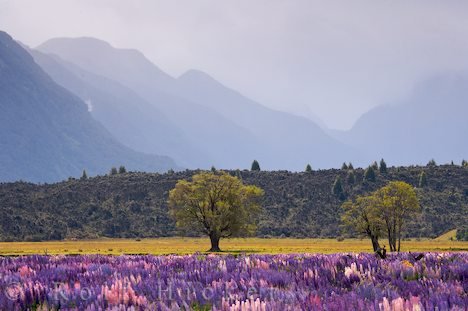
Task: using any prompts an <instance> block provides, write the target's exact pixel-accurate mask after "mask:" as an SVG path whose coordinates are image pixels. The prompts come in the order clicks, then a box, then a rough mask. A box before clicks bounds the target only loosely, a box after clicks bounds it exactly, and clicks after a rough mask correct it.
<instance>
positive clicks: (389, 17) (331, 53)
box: [0, 0, 468, 129]
mask: <svg viewBox="0 0 468 311" xmlns="http://www.w3.org/2000/svg"><path fill="white" fill-rule="evenodd" d="M467 12H468V2H467V1H444V0H433V1H426V0H414V1H405V0H396V1H373V0H357V1H347V0H337V1H320V0H293V1H270V0H256V1H250V0H238V1H228V2H226V1H216V0H200V1H188V2H187V1H183V0H170V1H169V0H156V1H153V0H139V1H127V0H112V1H109V0H104V1H93V0H80V1H76V0H42V1H31V0H4V1H0V29H3V30H6V31H7V32H9V33H10V34H11V35H13V37H15V38H16V39H18V40H21V41H22V42H24V43H26V44H28V45H30V46H37V45H38V44H40V43H42V42H44V41H46V40H48V39H50V38H56V37H82V36H87V37H95V38H100V39H103V40H105V41H107V42H109V43H111V45H112V46H115V47H119V48H134V49H137V50H139V51H141V52H142V53H144V54H145V56H146V57H147V58H148V59H149V60H151V62H152V63H154V64H157V65H158V66H159V67H160V68H161V69H163V70H164V71H165V72H167V73H169V74H170V75H171V76H173V77H178V76H180V75H182V74H183V73H184V72H186V71H187V70H190V69H194V68H195V69H200V70H202V71H204V72H207V73H209V74H210V75H212V76H213V77H215V78H216V80H218V81H220V82H221V83H222V84H223V85H226V86H229V87H230V88H232V89H235V90H238V91H240V92H241V93H242V94H244V95H245V96H246V97H248V98H251V99H254V100H255V101H257V102H260V103H261V104H263V105H266V106H268V107H270V108H278V109H281V110H285V111H288V112H293V113H295V114H299V115H302V116H306V117H309V115H317V116H318V117H320V119H322V120H323V121H324V122H325V124H327V125H328V126H329V127H330V128H333V129H349V128H351V127H352V125H353V124H354V123H355V121H356V120H357V119H358V118H359V117H360V116H361V115H362V114H363V113H365V112H367V111H369V110H370V109H371V108H373V107H376V106H379V105H382V104H386V103H392V102H396V101H400V100H402V99H403V98H405V97H407V96H408V95H409V94H410V93H411V91H412V89H413V88H414V87H415V85H417V84H418V83H420V82H421V81H424V80H426V79H430V77H431V76H433V75H435V74H438V73H441V72H446V71H453V70H462V71H463V70H467V69H468V59H467V57H466V55H468V40H467V38H468V16H467V14H468V13H467Z"/></svg>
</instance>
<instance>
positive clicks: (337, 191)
mask: <svg viewBox="0 0 468 311" xmlns="http://www.w3.org/2000/svg"><path fill="white" fill-rule="evenodd" d="M332 193H333V194H334V195H335V196H337V197H338V198H339V199H340V200H343V199H344V193H343V184H342V182H341V177H340V176H339V175H338V176H337V177H336V179H335V182H334V183H333V187H332Z"/></svg>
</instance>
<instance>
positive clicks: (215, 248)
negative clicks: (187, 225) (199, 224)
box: [209, 233, 221, 252]
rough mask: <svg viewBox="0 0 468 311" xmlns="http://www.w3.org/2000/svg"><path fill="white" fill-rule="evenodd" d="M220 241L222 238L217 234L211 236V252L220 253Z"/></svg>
mask: <svg viewBox="0 0 468 311" xmlns="http://www.w3.org/2000/svg"><path fill="white" fill-rule="evenodd" d="M219 239H220V237H219V236H218V235H217V234H216V233H211V234H210V241H211V248H210V250H209V252H220V251H221V249H220V248H219Z"/></svg>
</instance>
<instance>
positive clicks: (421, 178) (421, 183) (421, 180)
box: [419, 171, 427, 188]
mask: <svg viewBox="0 0 468 311" xmlns="http://www.w3.org/2000/svg"><path fill="white" fill-rule="evenodd" d="M426 186H427V177H426V173H425V172H424V171H422V172H421V174H420V175H419V188H424V187H426Z"/></svg>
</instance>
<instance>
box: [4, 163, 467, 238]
mask: <svg viewBox="0 0 468 311" xmlns="http://www.w3.org/2000/svg"><path fill="white" fill-rule="evenodd" d="M423 171H424V172H425V173H426V176H427V185H426V186H424V187H421V188H420V187H418V186H419V177H420V174H421V172H423ZM194 173H196V171H184V172H179V173H172V174H146V173H125V174H117V175H111V176H101V177H95V178H90V179H86V180H69V181H64V182H60V183H56V184H49V185H47V184H46V185H37V184H30V183H21V182H16V183H5V184H0V219H1V223H0V238H1V239H2V240H23V239H26V240H40V239H62V238H97V237H104V236H105V237H158V236H172V235H175V234H176V233H177V232H176V229H175V226H174V221H173V219H171V218H170V217H169V215H168V213H167V198H168V192H169V191H170V190H171V189H172V188H173V187H174V185H175V183H176V182H177V180H180V179H188V178H190V177H191V175H193V174H194ZM230 173H231V174H235V175H237V176H240V177H241V178H242V179H243V181H244V182H245V183H248V184H255V185H258V186H260V187H261V188H263V189H264V190H265V197H264V203H263V206H264V211H263V213H262V215H261V219H260V221H259V225H258V231H257V235H258V236H282V235H284V236H291V237H337V236H340V235H341V234H342V233H340V220H339V219H340V212H341V209H340V206H341V203H342V199H346V198H351V197H353V196H355V195H358V194H362V193H365V192H369V191H372V190H375V189H377V188H378V187H380V186H383V185H384V184H385V183H386V182H387V181H390V180H402V181H405V182H408V183H410V184H411V185H413V186H415V187H417V193H418V196H419V198H420V203H421V205H422V208H423V213H422V215H421V217H419V218H416V219H413V220H412V221H411V224H410V226H409V227H408V230H407V231H406V232H407V235H409V236H416V237H419V236H423V237H433V236H438V235H440V234H441V233H443V232H445V231H448V230H450V229H453V228H461V227H462V226H463V225H464V224H466V223H468V182H467V181H468V168H466V167H460V166H455V165H445V166H438V167H437V166H433V167H429V166H428V167H398V168H389V169H388V172H387V173H385V174H382V173H377V177H376V181H375V182H371V181H363V174H364V172H363V170H362V169H355V170H353V173H354V177H355V182H354V183H352V184H351V183H350V182H349V179H348V175H349V174H350V173H349V171H348V170H320V171H312V172H309V173H306V172H304V173H291V172H287V171H275V172H267V171H260V172H251V171H231V172H230ZM337 176H340V177H341V178H342V180H343V188H344V196H345V198H342V199H340V198H338V197H337V196H336V195H334V194H332V191H331V189H332V185H333V183H334V181H335V179H336V178H337ZM186 234H187V233H186ZM188 234H190V232H189V233H188ZM192 234H193V233H192Z"/></svg>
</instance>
